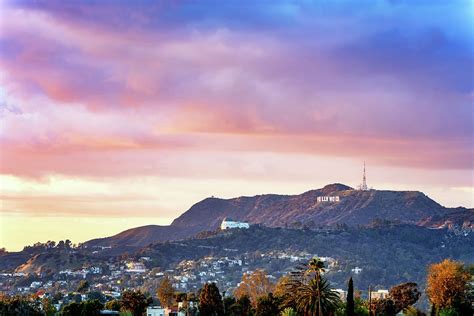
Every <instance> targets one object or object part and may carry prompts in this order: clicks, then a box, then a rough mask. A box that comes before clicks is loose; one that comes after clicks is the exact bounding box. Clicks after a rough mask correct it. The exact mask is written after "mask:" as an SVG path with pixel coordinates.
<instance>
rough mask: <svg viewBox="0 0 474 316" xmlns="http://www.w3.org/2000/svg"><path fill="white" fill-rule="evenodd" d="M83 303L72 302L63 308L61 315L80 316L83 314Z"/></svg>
mask: <svg viewBox="0 0 474 316" xmlns="http://www.w3.org/2000/svg"><path fill="white" fill-rule="evenodd" d="M81 311H82V308H81V304H80V303H77V302H71V303H69V304H67V305H65V306H63V308H62V309H61V316H79V315H81Z"/></svg>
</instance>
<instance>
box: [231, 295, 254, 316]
mask: <svg viewBox="0 0 474 316" xmlns="http://www.w3.org/2000/svg"><path fill="white" fill-rule="evenodd" d="M227 312H228V313H227ZM226 313H227V314H228V315H233V316H237V315H238V316H250V315H253V311H252V303H251V302H250V299H249V297H248V296H246V295H244V296H242V297H240V298H239V299H237V301H236V302H235V304H232V305H231V306H230V310H229V311H227V309H226Z"/></svg>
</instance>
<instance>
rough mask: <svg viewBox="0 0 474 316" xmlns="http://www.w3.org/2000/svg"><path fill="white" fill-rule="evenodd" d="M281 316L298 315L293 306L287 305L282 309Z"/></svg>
mask: <svg viewBox="0 0 474 316" xmlns="http://www.w3.org/2000/svg"><path fill="white" fill-rule="evenodd" d="M280 316H297V314H296V312H295V310H294V309H293V308H291V307H287V308H285V309H284V310H282V311H281V313H280Z"/></svg>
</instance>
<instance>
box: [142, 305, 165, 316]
mask: <svg viewBox="0 0 474 316" xmlns="http://www.w3.org/2000/svg"><path fill="white" fill-rule="evenodd" d="M165 311H166V309H165V308H164V307H161V306H148V307H147V308H146V315H147V316H165Z"/></svg>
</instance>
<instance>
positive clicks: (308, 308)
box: [296, 278, 340, 316]
mask: <svg viewBox="0 0 474 316" xmlns="http://www.w3.org/2000/svg"><path fill="white" fill-rule="evenodd" d="M339 303H340V299H339V294H338V293H336V292H334V291H333V290H332V289H331V287H330V285H329V282H328V281H327V280H325V279H324V278H320V279H319V280H318V279H311V280H310V281H309V282H308V283H303V284H301V285H300V286H299V288H298V291H297V297H296V306H297V308H298V310H299V311H301V312H302V313H304V314H306V315H313V316H323V315H328V314H330V313H331V312H333V311H335V310H336V309H337V307H338V305H339Z"/></svg>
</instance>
